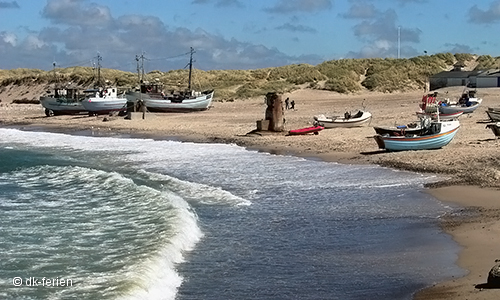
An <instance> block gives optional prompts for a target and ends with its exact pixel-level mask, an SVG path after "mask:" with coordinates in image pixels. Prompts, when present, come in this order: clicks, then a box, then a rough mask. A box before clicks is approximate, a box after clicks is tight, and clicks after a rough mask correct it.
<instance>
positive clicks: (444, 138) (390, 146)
mask: <svg viewBox="0 0 500 300" xmlns="http://www.w3.org/2000/svg"><path fill="white" fill-rule="evenodd" d="M427 120H428V121H423V122H425V125H424V126H422V127H423V128H425V130H423V131H422V132H420V133H418V134H417V133H411V134H405V135H390V134H383V135H381V134H377V135H375V136H374V138H375V141H376V142H377V144H378V146H379V148H380V149H386V150H388V151H404V150H429V149H439V148H442V147H444V146H446V145H448V144H449V143H450V142H451V140H452V139H453V137H454V136H455V134H456V133H457V132H458V129H459V128H460V122H459V121H458V120H452V121H440V120H439V121H431V120H429V119H427Z"/></svg>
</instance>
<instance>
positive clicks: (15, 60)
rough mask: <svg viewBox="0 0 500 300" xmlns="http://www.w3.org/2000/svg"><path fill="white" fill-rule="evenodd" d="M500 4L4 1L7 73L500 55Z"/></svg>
mask: <svg viewBox="0 0 500 300" xmlns="http://www.w3.org/2000/svg"><path fill="white" fill-rule="evenodd" d="M498 32H500V0H480V1H469V0H100V1H92V0H14V1H12V0H9V1H5V0H0V69H7V70H9V69H16V68H35V69H42V70H51V69H52V68H53V65H54V64H55V65H56V66H57V67H62V68H65V67H72V66H95V65H96V63H97V57H98V56H100V57H101V58H102V60H100V64H101V66H102V67H103V68H112V69H119V70H123V71H131V72H136V70H137V59H136V58H137V57H140V56H142V57H144V69H145V71H146V72H150V71H153V70H160V71H168V70H175V69H182V68H185V67H186V65H187V64H188V61H189V55H187V53H188V52H189V51H190V48H191V47H192V48H193V49H194V50H195V54H194V67H195V68H197V69H201V70H229V69H237V70H248V69H259V68H267V67H277V66H284V65H289V64H303V63H306V64H311V65H317V64H319V63H321V62H323V61H328V60H336V59H343V58H376V57H380V58H398V57H399V58H410V57H415V56H420V55H431V54H436V53H442V52H451V53H453V54H455V53H471V54H478V55H491V56H493V57H497V56H500V53H499V52H500V47H499V43H500V38H499V37H498Z"/></svg>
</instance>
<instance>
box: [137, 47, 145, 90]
mask: <svg viewBox="0 0 500 300" xmlns="http://www.w3.org/2000/svg"><path fill="white" fill-rule="evenodd" d="M144 59H145V57H144V52H142V54H141V56H138V55H136V56H135V60H136V61H137V78H138V79H139V83H143V81H144ZM139 60H140V61H141V65H140V66H139Z"/></svg>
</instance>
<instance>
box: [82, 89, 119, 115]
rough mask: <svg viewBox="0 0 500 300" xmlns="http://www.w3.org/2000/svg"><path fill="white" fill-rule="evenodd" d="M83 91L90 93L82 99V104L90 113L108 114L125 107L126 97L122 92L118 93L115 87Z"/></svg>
mask: <svg viewBox="0 0 500 300" xmlns="http://www.w3.org/2000/svg"><path fill="white" fill-rule="evenodd" d="M85 92H88V93H91V94H90V96H88V97H86V98H85V99H83V100H82V105H83V107H84V108H85V109H86V110H87V111H88V112H89V114H90V115H96V114H98V115H100V114H109V113H111V112H115V111H125V110H126V109H127V98H126V97H125V96H124V95H123V94H122V95H118V93H117V88H116V87H109V88H105V89H92V90H86V91H85Z"/></svg>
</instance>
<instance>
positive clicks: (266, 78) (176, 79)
mask: <svg viewBox="0 0 500 300" xmlns="http://www.w3.org/2000/svg"><path fill="white" fill-rule="evenodd" d="M457 62H459V63H464V64H471V63H474V64H477V67H476V69H489V68H499V67H500V57H491V56H489V55H482V56H476V55H472V54H466V53H457V54H451V53H439V54H435V55H425V56H417V57H413V58H408V59H407V58H403V59H394V58H386V59H382V58H371V59H340V60H330V61H325V62H323V63H321V64H318V65H316V66H312V65H308V64H294V65H287V66H282V67H275V68H264V69H255V70H211V71H202V70H193V80H192V87H193V88H195V89H197V90H208V89H214V90H216V93H215V95H214V97H215V99H216V100H219V101H224V100H234V99H245V98H249V97H256V96H264V95H266V94H267V93H268V92H278V93H285V92H290V91H293V90H295V89H298V88H301V87H304V86H306V87H308V88H314V89H325V90H329V91H334V92H338V93H356V92H358V91H362V90H368V91H378V92H386V93H391V92H397V91H409V90H415V89H423V88H425V86H426V84H427V81H428V78H429V76H431V75H433V74H436V73H439V72H441V71H443V70H449V69H451V68H452V67H453V65H454V64H455V63H457ZM188 72H189V71H188V70H185V69H182V70H171V71H168V72H162V71H159V70H154V71H151V72H149V73H147V74H145V78H144V80H146V81H149V82H157V83H161V84H163V85H164V87H165V89H167V90H169V89H172V90H179V89H187V87H188ZM101 78H102V79H103V80H106V84H108V85H115V86H117V87H119V88H121V89H128V88H132V87H136V86H138V84H139V75H138V74H136V73H131V72H124V71H119V70H113V69H101ZM96 80H97V73H96V70H95V69H94V68H91V67H69V68H64V69H55V70H51V71H43V70H38V69H13V70H0V87H5V86H8V85H25V86H29V85H33V84H46V85H52V84H57V83H64V84H73V85H77V86H80V87H82V88H87V87H91V86H93V85H95V83H96Z"/></svg>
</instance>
